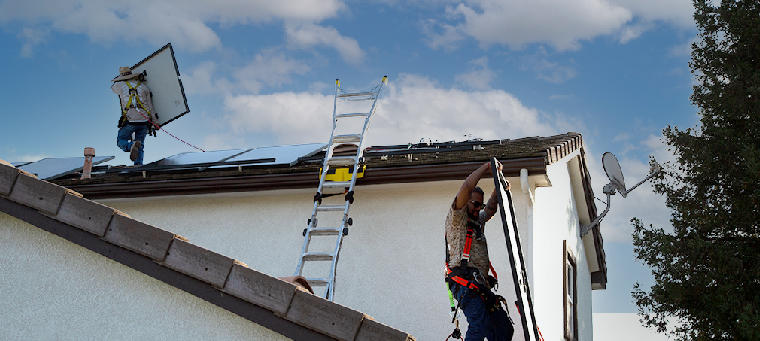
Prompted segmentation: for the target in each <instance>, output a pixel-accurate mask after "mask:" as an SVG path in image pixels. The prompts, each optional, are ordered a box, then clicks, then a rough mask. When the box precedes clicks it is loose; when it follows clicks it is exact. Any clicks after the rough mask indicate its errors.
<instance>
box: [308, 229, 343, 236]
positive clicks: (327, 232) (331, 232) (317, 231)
mask: <svg viewBox="0 0 760 341" xmlns="http://www.w3.org/2000/svg"><path fill="white" fill-rule="evenodd" d="M306 232H307V233H309V234H311V235H312V236H333V235H337V234H339V233H340V229H339V228H335V227H319V228H314V229H311V230H307V231H306Z"/></svg>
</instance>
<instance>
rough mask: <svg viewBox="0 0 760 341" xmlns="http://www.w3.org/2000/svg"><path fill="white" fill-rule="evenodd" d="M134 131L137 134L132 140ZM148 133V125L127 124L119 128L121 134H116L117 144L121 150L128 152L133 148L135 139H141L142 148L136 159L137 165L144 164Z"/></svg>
mask: <svg viewBox="0 0 760 341" xmlns="http://www.w3.org/2000/svg"><path fill="white" fill-rule="evenodd" d="M132 133H134V134H135V138H134V140H132ZM147 135H148V126H147V125H143V124H126V125H124V126H123V127H121V128H120V129H119V134H118V135H116V145H117V146H119V148H121V150H123V151H125V152H128V151H129V150H130V149H132V145H133V144H134V143H135V141H140V149H139V152H138V153H137V159H135V164H136V165H141V164H143V156H144V155H145V153H144V152H143V149H144V148H145V136H147Z"/></svg>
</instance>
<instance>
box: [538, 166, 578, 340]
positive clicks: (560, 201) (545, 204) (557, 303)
mask: <svg viewBox="0 0 760 341" xmlns="http://www.w3.org/2000/svg"><path fill="white" fill-rule="evenodd" d="M566 159H569V157H568V158H566ZM563 161H564V160H563ZM568 171H569V170H568V166H567V163H566V162H557V163H554V164H552V165H550V166H549V167H548V168H547V176H548V177H549V179H550V181H551V184H552V186H551V187H538V188H535V199H536V201H535V205H534V209H535V215H534V225H533V248H534V249H533V266H534V269H535V271H534V274H535V275H534V276H535V277H534V283H533V286H532V287H531V289H532V290H533V304H534V307H535V309H536V320H537V321H538V324H539V325H538V326H539V328H540V329H541V334H542V335H543V337H544V339H545V340H547V341H549V340H551V341H560V340H563V341H564V337H563V335H564V334H563V333H564V329H563V300H564V298H563V282H562V280H563V266H564V257H565V255H564V254H563V241H564V240H567V243H568V248H569V249H570V250H572V252H573V255H574V256H575V257H576V270H577V294H578V296H577V298H576V300H577V310H578V340H580V341H586V340H592V339H593V326H592V310H591V308H592V305H591V274H590V272H589V270H588V261H587V259H586V252H585V249H584V244H583V243H582V241H581V239H580V238H579V232H578V229H579V226H578V213H577V210H576V205H575V199H574V197H573V189H572V186H571V182H570V177H569V176H568ZM543 321H558V323H551V324H548V323H544V322H543Z"/></svg>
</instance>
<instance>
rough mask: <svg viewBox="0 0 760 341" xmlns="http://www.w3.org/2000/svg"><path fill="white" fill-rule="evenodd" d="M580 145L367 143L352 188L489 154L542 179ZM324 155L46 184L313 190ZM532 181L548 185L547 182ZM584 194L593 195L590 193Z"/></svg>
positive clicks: (577, 140) (128, 171) (460, 171)
mask: <svg viewBox="0 0 760 341" xmlns="http://www.w3.org/2000/svg"><path fill="white" fill-rule="evenodd" d="M582 145H583V139H582V137H581V134H579V133H567V134H561V135H555V136H550V137H529V138H522V139H516V140H492V141H466V142H459V143H454V142H449V143H430V144H428V143H418V144H408V145H396V146H373V147H369V148H367V149H366V150H365V153H364V157H365V162H364V164H365V165H366V171H365V173H364V177H363V178H361V179H358V180H357V186H361V185H371V184H384V183H406V182H426V181H439V180H460V179H463V178H465V177H467V175H469V174H470V172H472V169H473V165H475V164H478V163H482V162H484V161H487V160H490V159H491V158H492V157H496V158H497V159H499V161H501V163H502V164H503V165H504V175H505V176H507V177H519V174H520V170H521V169H523V168H524V169H527V170H528V173H529V174H530V175H532V176H540V175H544V178H545V175H546V167H547V166H548V165H551V164H552V163H554V162H556V161H558V160H559V159H561V158H563V157H564V156H567V155H569V154H570V153H572V152H574V151H576V150H579V149H581V147H582ZM187 154H188V153H185V154H183V155H185V156H186V155H187ZM196 154H201V153H196ZM323 158H324V151H322V152H319V153H310V154H306V155H305V156H303V157H301V158H298V159H297V160H295V161H294V162H290V163H276V162H272V158H271V157H269V158H262V159H248V160H246V161H237V162H233V161H228V160H229V158H226V159H224V161H219V162H204V163H195V164H187V163H186V164H181V165H178V164H174V165H167V164H168V163H169V162H167V161H166V159H163V160H159V161H157V162H154V163H152V164H149V165H145V166H142V167H123V168H110V169H108V170H106V171H104V172H102V173H101V174H94V175H93V177H92V178H91V179H85V180H79V179H71V178H69V179H66V178H63V179H58V180H51V181H53V182H54V183H56V184H59V185H62V186H65V187H68V188H71V189H73V190H75V191H77V192H79V193H82V194H83V195H84V196H85V197H87V198H91V199H100V198H120V197H145V196H163V195H183V194H205V193H220V192H239V191H262V190H274V189H295V188H316V187H317V185H318V183H319V177H318V175H317V174H319V169H320V167H321V166H322V160H323ZM538 185H539V186H542V185H544V186H545V185H548V179H546V180H545V181H539V182H538ZM589 190H590V187H589ZM589 194H590V197H591V198H593V193H589Z"/></svg>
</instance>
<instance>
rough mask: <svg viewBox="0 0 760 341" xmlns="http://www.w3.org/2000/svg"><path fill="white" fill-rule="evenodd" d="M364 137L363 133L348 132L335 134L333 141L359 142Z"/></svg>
mask: <svg viewBox="0 0 760 341" xmlns="http://www.w3.org/2000/svg"><path fill="white" fill-rule="evenodd" d="M361 139H362V135H361V134H346V135H338V136H333V143H352V142H359V141H361Z"/></svg>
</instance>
